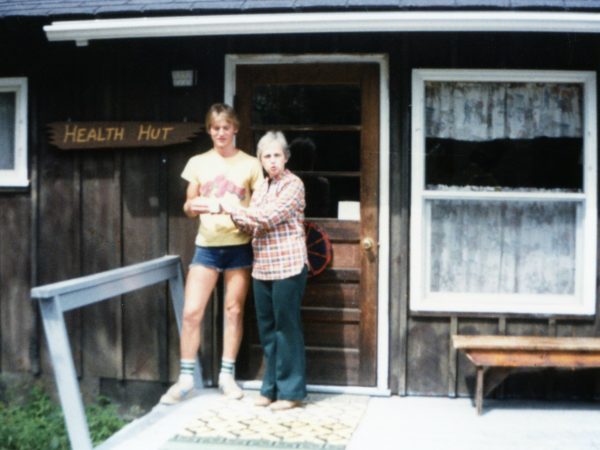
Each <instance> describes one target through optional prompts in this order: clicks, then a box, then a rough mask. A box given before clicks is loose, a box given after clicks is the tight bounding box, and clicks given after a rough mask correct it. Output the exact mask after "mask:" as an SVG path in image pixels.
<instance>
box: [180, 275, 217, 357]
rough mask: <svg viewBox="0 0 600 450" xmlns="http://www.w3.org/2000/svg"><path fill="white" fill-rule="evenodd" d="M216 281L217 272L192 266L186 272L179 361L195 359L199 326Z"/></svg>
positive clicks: (198, 344)
mask: <svg viewBox="0 0 600 450" xmlns="http://www.w3.org/2000/svg"><path fill="white" fill-rule="evenodd" d="M218 279H219V272H217V271H216V270H215V269H209V268H208V267H204V266H199V265H194V266H192V267H191V268H190V271H189V272H188V276H187V279H186V282H185V303H184V307H183V321H182V325H181V337H180V354H181V359H196V355H197V353H198V349H199V348H200V336H201V333H200V324H201V322H202V318H203V317H204V312H205V311H206V306H207V305H208V302H209V300H210V297H211V293H212V291H213V289H214V288H215V285H216V284H217V280H218Z"/></svg>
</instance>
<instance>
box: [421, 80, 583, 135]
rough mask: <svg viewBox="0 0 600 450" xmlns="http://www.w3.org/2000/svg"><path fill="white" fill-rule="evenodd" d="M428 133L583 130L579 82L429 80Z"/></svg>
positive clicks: (564, 132) (573, 132)
mask: <svg viewBox="0 0 600 450" xmlns="http://www.w3.org/2000/svg"><path fill="white" fill-rule="evenodd" d="M425 89H426V91H425V92H426V124H427V125H426V127H427V130H426V133H427V134H426V136H427V137H435V138H446V139H456V140H462V141H487V140H492V139H532V138H536V137H581V136H582V121H583V114H582V110H581V109H582V86H581V85H579V84H566V83H483V82H479V83H477V82H433V81H430V82H427V83H426V86H425Z"/></svg>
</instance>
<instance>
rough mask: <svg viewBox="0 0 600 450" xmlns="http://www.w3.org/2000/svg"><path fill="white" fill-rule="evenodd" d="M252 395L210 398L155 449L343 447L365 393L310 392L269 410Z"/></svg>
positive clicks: (331, 449)
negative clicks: (293, 403) (291, 403)
mask: <svg viewBox="0 0 600 450" xmlns="http://www.w3.org/2000/svg"><path fill="white" fill-rule="evenodd" d="M256 395H257V394H254V395H252V394H251V395H246V397H244V398H243V399H242V400H227V399H226V398H224V397H221V398H218V399H216V400H215V401H214V402H211V404H210V405H208V406H207V407H206V409H204V410H203V411H200V412H199V413H198V415H197V416H196V417H195V418H194V419H193V420H191V421H190V422H189V423H188V424H187V425H186V426H185V427H184V428H183V429H182V430H180V431H179V432H178V433H177V434H176V435H175V436H174V437H173V438H171V439H170V440H169V441H168V442H167V443H166V444H165V445H164V446H163V447H161V450H186V449H189V450H200V449H211V450H220V449H223V450H235V449H248V448H254V449H291V448H295V449H323V450H343V449H345V448H346V445H347V444H348V443H349V441H350V437H351V436H352V433H353V432H354V430H355V429H356V427H357V425H358V424H359V422H360V420H361V418H362V416H363V414H364V412H365V411H366V408H367V404H368V401H369V398H368V397H367V396H353V395H326V394H311V395H309V396H308V398H307V399H306V401H305V402H304V403H303V404H302V406H301V407H298V408H294V409H291V410H288V411H278V412H273V411H271V410H270V409H269V408H261V407H257V406H254V399H255V398H256Z"/></svg>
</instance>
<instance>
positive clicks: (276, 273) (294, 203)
mask: <svg viewBox="0 0 600 450" xmlns="http://www.w3.org/2000/svg"><path fill="white" fill-rule="evenodd" d="M304 206H305V200H304V184H303V183H302V180H301V179H300V178H298V177H297V176H296V175H294V174H292V173H291V172H290V171H289V170H287V169H286V170H285V171H284V172H283V173H282V174H281V176H280V177H277V178H273V179H270V178H267V179H265V181H264V182H263V183H262V184H261V185H260V186H259V187H258V189H257V190H256V191H255V192H254V194H253V195H252V200H251V201H250V206H249V207H248V208H241V207H239V208H236V209H235V210H234V211H233V212H232V214H231V218H232V219H233V221H234V222H235V224H236V225H237V226H238V227H239V228H241V229H242V230H243V231H246V232H247V233H249V234H251V235H252V237H253V238H252V248H253V250H254V264H253V266H252V276H253V277H254V278H256V279H258V280H281V279H283V278H289V277H292V276H294V275H298V274H299V273H300V272H301V271H302V269H303V267H304V265H305V264H307V261H308V260H307V253H306V242H305V237H304Z"/></svg>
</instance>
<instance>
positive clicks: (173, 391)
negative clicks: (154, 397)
mask: <svg viewBox="0 0 600 450" xmlns="http://www.w3.org/2000/svg"><path fill="white" fill-rule="evenodd" d="M193 391H194V386H193V385H192V386H191V387H187V386H182V385H181V383H180V382H179V381H178V382H177V383H175V384H174V385H173V386H171V387H170V388H169V390H168V391H167V392H165V393H164V394H163V396H162V397H161V398H160V403H162V404H163V405H174V404H176V403H179V402H181V401H182V400H185V399H186V398H189V397H190V396H191V395H190V394H191V393H192V392H193Z"/></svg>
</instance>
